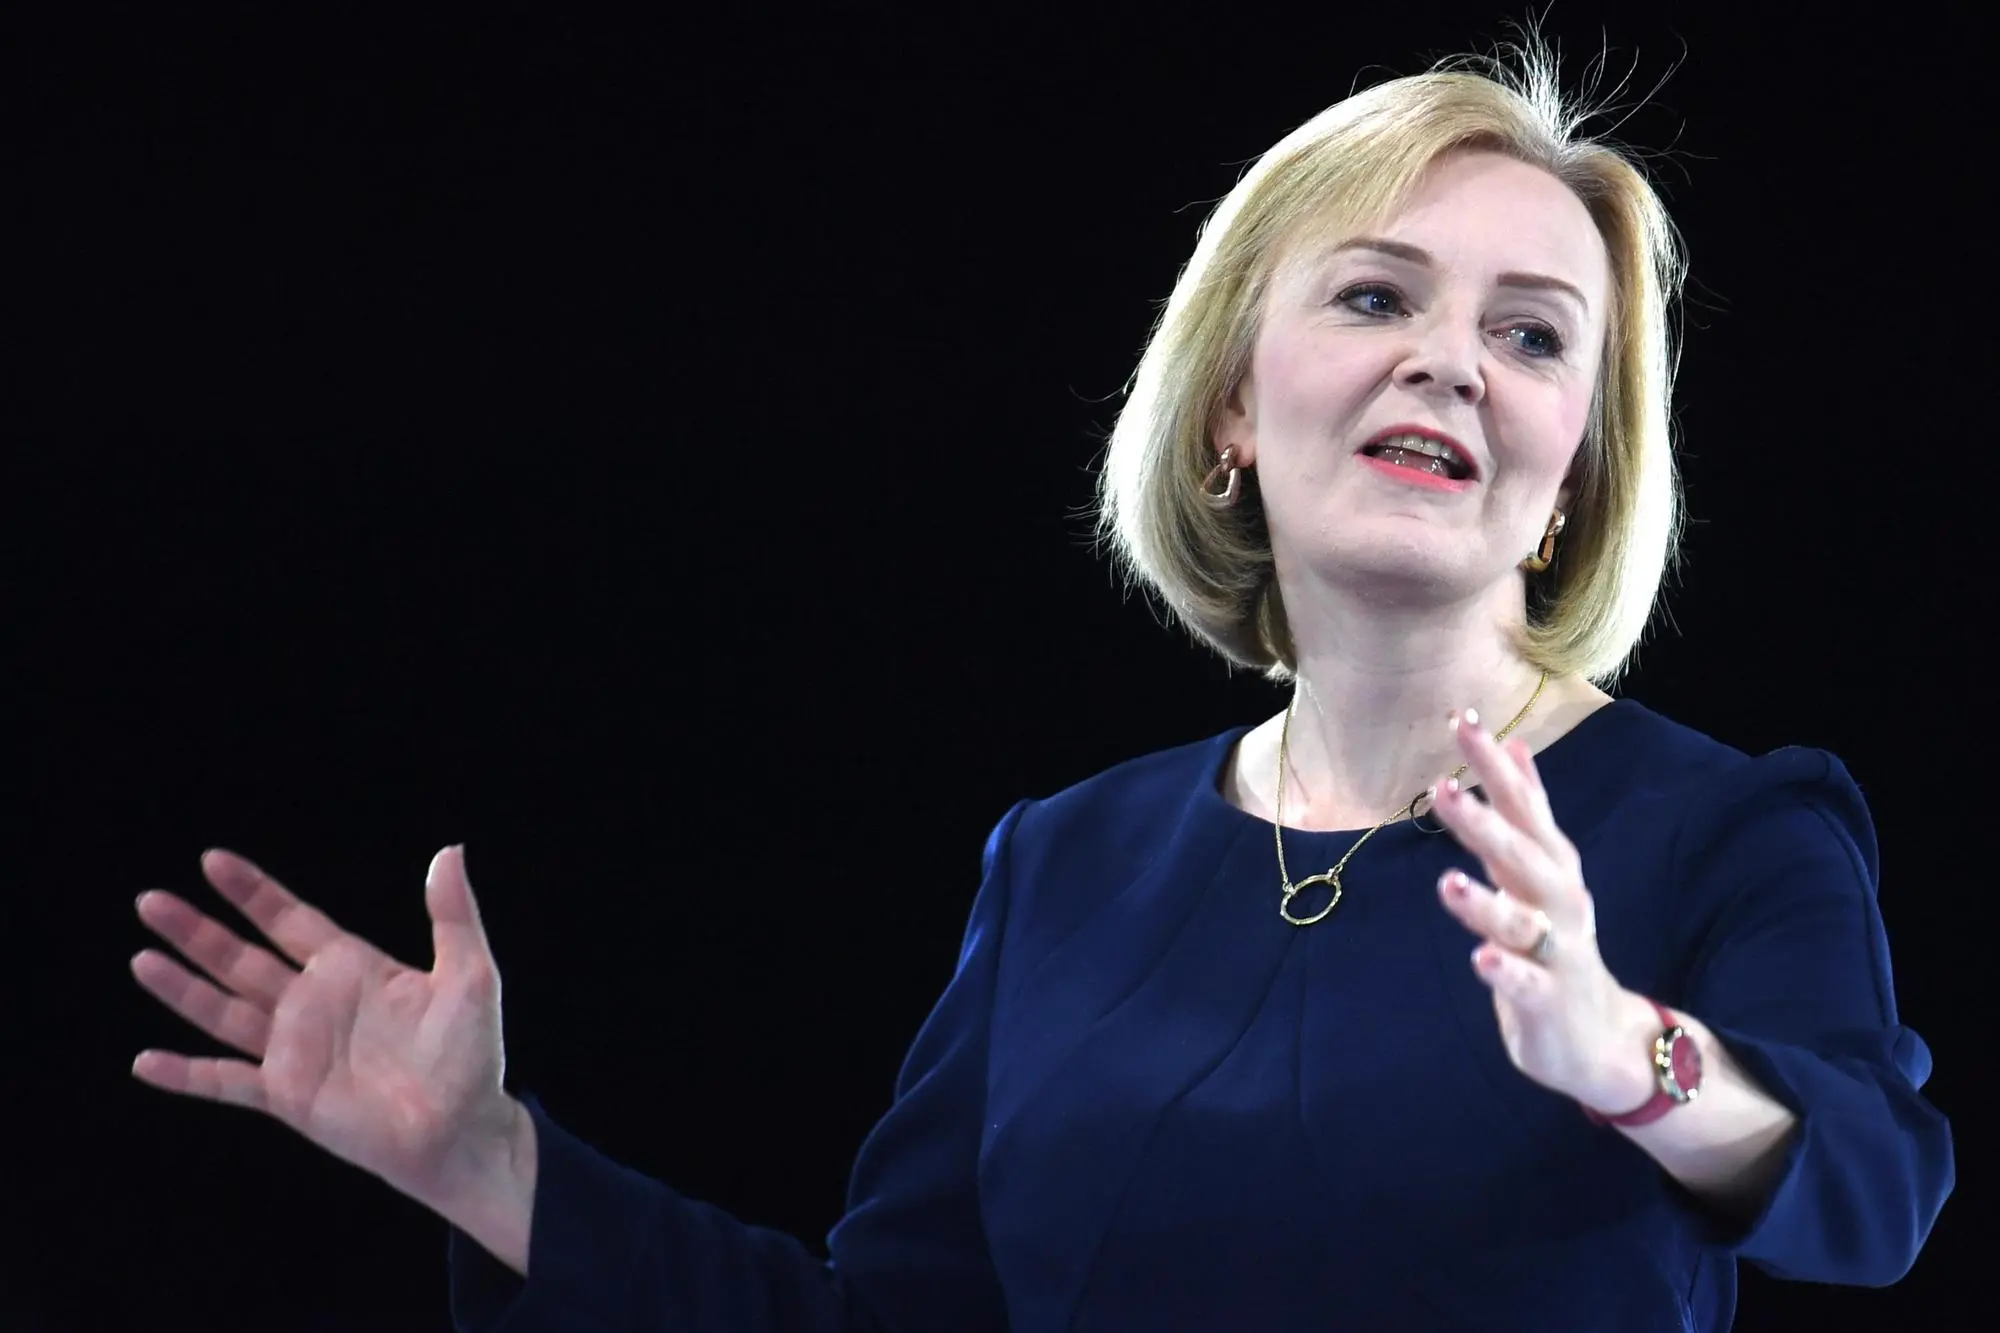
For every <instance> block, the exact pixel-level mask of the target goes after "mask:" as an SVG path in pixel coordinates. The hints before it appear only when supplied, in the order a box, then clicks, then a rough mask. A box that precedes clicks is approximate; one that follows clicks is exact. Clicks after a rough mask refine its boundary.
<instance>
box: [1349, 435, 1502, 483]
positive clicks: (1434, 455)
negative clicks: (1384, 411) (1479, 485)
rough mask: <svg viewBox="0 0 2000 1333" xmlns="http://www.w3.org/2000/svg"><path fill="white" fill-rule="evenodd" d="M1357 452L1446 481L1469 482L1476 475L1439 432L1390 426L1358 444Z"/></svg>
mask: <svg viewBox="0 0 2000 1333" xmlns="http://www.w3.org/2000/svg"><path fill="white" fill-rule="evenodd" d="M1359 452H1360V453H1361V455H1362V457H1364V458H1374V459H1379V460H1381V461H1382V462H1384V463H1388V464H1391V465H1392V466H1395V467H1406V468H1409V469H1411V470H1412V471H1415V472H1428V473H1429V474H1430V475H1432V476H1434V477H1443V478H1444V479H1446V480H1447V481H1471V480H1472V479H1473V478H1475V477H1477V476H1478V475H1479V470H1478V469H1477V468H1475V467H1473V465H1472V460H1471V459H1470V458H1468V457H1467V456H1466V454H1465V451H1464V450H1463V449H1461V448H1460V447H1459V445H1458V442H1457V441H1456V440H1454V439H1452V438H1451V437H1450V436H1449V435H1446V434H1444V433H1443V432H1442V431H1433V430H1424V429H1420V428H1417V427H1413V426H1392V427H1390V428H1389V429H1388V430H1385V431H1383V432H1382V433H1381V434H1379V435H1377V436H1376V437H1375V438H1374V439H1372V440H1370V441H1369V442H1368V443H1366V444H1364V445H1362V446H1361V449H1360V451H1359Z"/></svg>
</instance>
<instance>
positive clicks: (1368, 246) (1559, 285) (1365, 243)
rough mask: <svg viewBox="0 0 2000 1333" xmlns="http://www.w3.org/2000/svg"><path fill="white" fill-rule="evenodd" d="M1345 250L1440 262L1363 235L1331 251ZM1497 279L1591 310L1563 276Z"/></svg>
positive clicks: (1427, 254) (1414, 248) (1510, 275)
mask: <svg viewBox="0 0 2000 1333" xmlns="http://www.w3.org/2000/svg"><path fill="white" fill-rule="evenodd" d="M1344 250H1373V251H1375V252H1376V253H1377V254H1384V255H1388V256H1389V257H1390V258H1392V259H1401V260H1405V261H1407V262H1408V263H1412V264H1421V265H1422V266H1423V267H1425V268H1435V267H1437V261H1436V260H1435V259H1433V258H1432V257H1431V252H1430V251H1428V250H1426V249H1424V248H1423V247H1421V246H1416V245H1406V244H1404V243H1403V242H1402V241H1389V240H1383V239H1381V238H1379V237H1372V236H1363V237H1359V238H1357V239H1355V240H1352V241H1345V242H1343V243H1341V244H1339V245H1336V246H1335V247H1333V249H1332V250H1331V251H1330V252H1329V253H1330V254H1336V255H1337V254H1339V253H1341V252H1342V251H1344ZM1495 281H1496V282H1498V283H1499V285H1500V286H1502V287H1523V288H1527V289H1528V290H1531V291H1548V292H1557V293H1560V294H1561V295H1563V296H1567V297H1569V298H1570V299H1571V300H1573V301H1575V302H1576V303H1577V305H1579V306H1581V307H1582V308H1583V309H1584V311H1585V312H1586V313H1587V312H1588V311H1589V310H1590V302H1589V300H1587V299H1586V298H1585V297H1584V294H1583V293H1582V292H1581V291H1579V290H1578V289H1577V287H1576V285H1575V284H1574V283H1568V282H1564V281H1563V280H1562V279H1561V278H1552V277H1550V276H1548V275H1547V274H1546V273H1502V274H1501V275H1500V276H1499V277H1498V278H1497V279H1495Z"/></svg>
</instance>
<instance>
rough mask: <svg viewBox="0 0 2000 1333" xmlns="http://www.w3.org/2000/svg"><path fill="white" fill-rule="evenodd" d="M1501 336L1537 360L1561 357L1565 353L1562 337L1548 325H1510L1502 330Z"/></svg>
mask: <svg viewBox="0 0 2000 1333" xmlns="http://www.w3.org/2000/svg"><path fill="white" fill-rule="evenodd" d="M1500 336H1501V337H1503V338H1505V339H1506V340H1507V341H1508V342H1510V343H1512V344H1514V346H1515V348H1516V349H1517V350H1519V351H1522V352H1525V353H1527V354H1528V355H1529V356H1531V357H1534V358H1535V359H1537V360H1544V359H1547V358H1549V357H1555V356H1561V355H1562V352H1563V340H1562V335H1561V334H1560V333H1557V332H1556V331H1555V330H1554V329H1552V328H1550V327H1549V326H1548V325H1546V324H1510V325H1509V326H1507V327H1506V328H1504V329H1502V330H1500Z"/></svg>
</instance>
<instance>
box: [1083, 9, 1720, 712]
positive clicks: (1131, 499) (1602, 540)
mask: <svg viewBox="0 0 2000 1333" xmlns="http://www.w3.org/2000/svg"><path fill="white" fill-rule="evenodd" d="M1520 55H1521V57H1522V59H1521V60H1520V62H1519V66H1520V67H1519V68H1513V67H1510V66H1508V65H1506V64H1504V63H1502V61H1500V60H1499V59H1483V58H1471V57H1460V58H1457V59H1455V60H1453V61H1450V62H1447V63H1446V64H1444V65H1441V66H1439V67H1437V68H1435V69H1433V70H1431V71H1430V72H1429V73H1426V74H1419V75H1415V76H1413V77H1410V78H1401V79H1395V80H1392V81H1390V82H1387V83H1383V84H1380V85H1378V86H1376V87H1373V88H1370V89H1367V90H1366V91H1364V92H1360V93H1357V94H1355V95H1354V96H1352V97H1349V98H1347V99H1346V100H1344V101H1341V102H1338V103H1335V104H1334V105H1333V106H1331V107H1328V108H1327V109H1326V110H1325V111H1323V112H1321V113H1320V114H1319V115H1317V116H1315V117H1313V118H1312V119H1311V120H1309V121H1307V122H1306V123H1305V124H1304V125H1301V126H1300V127H1299V128H1297V129H1296V130H1293V131H1292V132H1291V133H1290V134H1288V135H1286V136H1285V137H1284V138H1283V139H1281V140H1279V141H1278V143H1277V144H1276V145H1275V146H1274V147H1272V148H1271V150H1270V151H1269V152H1267V153H1265V154H1264V155H1263V157H1261V158H1260V159H1258V161H1257V162H1256V163H1255V164H1254V165H1253V166H1252V167H1251V168H1250V169H1249V170H1248V171H1247V172H1246V173H1245V174H1244V175H1243V177H1242V179H1240V180H1239V181H1238V182H1237V183H1236V186H1235V188H1234V189H1232V190H1230V192H1229V193H1228V195H1226V196H1225V197H1224V198H1223V200H1222V202H1221V203H1220V204H1218V205H1217V206H1216V207H1215V209H1214V211H1213V212H1211V213H1210V214H1209V216H1208V219H1207V221H1206V222H1205V223H1203V225H1202V227H1201V231H1200V234H1199V239H1198V240H1197V242H1196V245H1195V249H1194V255H1193V257H1192V258H1191V259H1189V261H1188V264H1187V267H1186V268H1185V269H1184V270H1183V271H1182V273H1181V275H1180V280H1179V281H1178V282H1177V283H1176V284H1175V285H1174V290H1173V294H1172V296H1170V297H1169V298H1168V300H1167V302H1166V306H1165V308H1164V310H1163V311H1162V312H1161V315H1160V319H1159V322H1158V324H1157V326H1156V328H1155V329H1154V332H1153V336H1152V338H1151V339H1150V341H1149V342H1148V344H1147V347H1146V350H1145V353H1144V355H1143V356H1142V357H1141V358H1140V361H1139V365H1138V369H1137V371H1136V372H1135V373H1134V375H1133V377H1132V380H1131V383H1130V384H1129V386H1128V388H1127V397H1126V402H1125V406H1124V408H1123V409H1122V410H1121V411H1120V413H1119V415H1118V420H1117V424H1116V426H1115V427H1114V428H1113V430H1112V433H1111V440H1110V445H1109V448H1108V450H1107V452H1106V454H1105V458H1104V463H1103V467H1102V469H1101V471H1100V473H1099V476H1098V530H1099V533H1100V536H1101V537H1102V538H1103V539H1105V540H1107V541H1108V543H1109V544H1110V545H1111V547H1112V549H1113V552H1114V555H1115V556H1116V559H1117V562H1118V564H1119V565H1120V567H1121V568H1122V569H1123V571H1124V572H1125V574H1126V576H1127V578H1128V580H1129V581H1131V582H1135V583H1139V584H1142V585H1144V586H1146V587H1148V588H1150V589H1151V590H1152V591H1153V592H1154V593H1155V594H1156V595H1157V596H1158V597H1159V598H1160V599H1161V600H1162V601H1163V602H1164V603H1165V605H1166V607H1167V610H1168V612H1169V614H1170V615H1171V616H1172V617H1173V618H1175V619H1178V620H1180V621H1181V622H1182V623H1183V624H1184V625H1185V626H1186V627H1187V628H1188V630H1189V631H1190V632H1192V633H1193V634H1194V636H1195V637H1196V638H1198V639H1200V640H1202V641H1204V642H1206V643H1207V644H1209V645H1210V646H1211V647H1213V648H1214V649H1216V650H1217V651H1218V652H1220V653H1221V654H1222V655H1223V656H1224V657H1226V658H1227V659H1228V660H1229V661H1231V662H1233V663H1235V664H1237V665H1239V666H1243V667H1249V668H1253V669H1257V670H1260V671H1262V672H1264V673H1265V674H1266V675H1267V676H1269V677H1271V678H1273V679H1275V680H1286V679H1289V678H1290V676H1291V675H1292V673H1293V671H1294V670H1295V669H1296V666H1297V662H1296V657H1295V649H1294V646H1293V642H1292V636H1291V631H1290V628H1289V625H1288V623H1287V620H1286V616H1285V607H1284V603H1283V600H1282V598H1281V596H1280V594H1279V591H1278V587H1277V581H1276V577H1275V572H1274V567H1273V562H1272V557H1271V541H1270V533H1269V530H1268V528H1267V527H1266V523H1265V518H1264V509H1263V505H1262V502H1261V500H1260V498H1259V496H1258V493H1257V487H1256V478H1255V475H1254V469H1245V470H1244V473H1243V481H1244V482H1245V483H1246V484H1245V485H1244V486H1243V489H1242V494H1241V498H1240V501H1239V503H1238V504H1237V505H1236V506H1234V507H1233V508H1228V509H1217V508H1215V507H1213V506H1211V505H1210V504H1209V503H1207V502H1206V501H1205V500H1204V499H1203V497H1202V493H1201V481H1202V478H1203V477H1204V476H1205V475H1206V474H1207V473H1208V471H1209V469H1210V468H1212V467H1213V466H1215V463H1216V455H1215V448H1214V444H1213V442H1212V438H1211V432H1212V429H1213V426H1214V424H1215V422H1216V418H1217V413H1218V412H1219V411H1220V409H1221V407H1222V405H1223V403H1224V401H1225V400H1226V399H1227V397H1228V395H1229V393H1230V392H1231V390H1232V389H1234V388H1235V386H1236V385H1237V383H1238V382H1239V381H1240V380H1241V379H1242V377H1243V374H1244V372H1245V370H1246V369H1247V368H1248V367H1249V364H1250V354H1251V349H1252V347H1253V346H1254V344H1255V342H1256V337H1257V330H1258V322H1259V318H1260V315H1261V312H1262V309H1263V303H1264V297H1265V293H1266V290H1267V288H1268V286H1269V285H1270V282H1271V278H1272V275H1273V272H1274V270H1275V269H1276V268H1277V267H1278V266H1279V265H1280V264H1281V263H1282V262H1283V261H1284V260H1285V258H1286V257H1288V255H1290V254H1291V253H1293V252H1294V251H1295V249H1296V248H1297V247H1298V246H1300V245H1301V244H1303V243H1314V242H1327V241H1337V240H1340V239H1344V238H1347V237H1352V236H1355V235H1359V234H1361V232H1362V231H1363V229H1365V228H1367V227H1369V226H1372V225H1376V224H1378V223H1379V222H1381V221H1382V220H1384V219H1386V218H1387V217H1389V216H1391V215H1392V214H1393V213H1394V212H1395V211H1396V209H1397V208H1398V207H1399V205H1400V204H1401V202H1402V200H1404V199H1405V198H1406V197H1407V196H1408V194H1409V193H1410V191H1411V190H1412V188H1413V187H1414V186H1415V185H1416V184H1417V182H1418V180H1419V179H1420V177H1421V176H1422V175H1423V173H1424V171H1425V169H1426V168H1427V167H1429V166H1430V164H1431V163H1432V162H1434V161H1435V160H1436V159H1437V158H1438V157H1439V156H1441V155H1442V154H1445V153H1448V152H1451V151H1453V150H1456V149H1483V150H1488V151H1494V152H1500V153H1505V154H1508V155H1510V156H1512V157H1514V158H1517V159H1519V160H1521V161H1523V162H1527V163H1529V164H1531V165H1533V166H1537V167H1540V168H1542V169H1543V170H1545V171H1547V172H1548V173H1549V174H1550V175H1552V176H1554V177H1555V178H1556V179H1558V180H1560V181H1562V182H1563V183H1564V184H1565V185H1567V186H1568V187H1569V188H1570V189H1571V190H1573V191H1575V193H1576V195H1577V197H1578V198H1579V199H1581V200H1582V201H1583V203H1584V205H1585V207H1586V208H1587V209H1588V210H1589V212H1590V215H1591V217H1592V219H1593V220H1594V221H1595V222H1596V224H1597V229H1598V232H1599V234H1600V235H1601V236H1602V238H1603V240H1604V245H1605V248H1606V250H1607V251H1608V252H1609V254H1610V261H1611V300H1610V303H1609V312H1608V320H1607V326H1606V332H1605V346H1604V356H1603V364H1602V369H1601V371H1600V373H1599V378H1598V383H1597V387H1596V392H1595V394H1594V398H1593V402H1592V406H1591V412H1590V424H1589V427H1588V429H1587V431H1586V434H1585V438H1584V440H1583V441H1582V443H1581V447H1580V448H1579V450H1578V454H1577V458H1576V461H1575V463H1574V464H1573V465H1572V469H1571V473H1570V478H1571V482H1572V484H1573V486H1574V488H1575V489H1574V495H1573V499H1572V501H1571V506H1570V511H1569V512H1568V513H1567V515H1566V526H1565V527H1564V529H1563V532H1562V536H1561V538H1560V539H1559V541H1558V545H1557V556H1556V559H1555V561H1554V562H1553V563H1552V564H1551V565H1550V566H1549V568H1548V569H1547V571H1545V572H1543V573H1540V574H1533V573H1530V574H1527V575H1525V587H1524V592H1523V596H1524V612H1525V614H1524V621H1523V625H1522V627H1521V629H1520V632H1519V634H1518V635H1517V638H1516V643H1515V646H1516V648H1517V649H1518V651H1520V653H1521V654H1522V656H1523V657H1524V658H1525V659H1526V660H1527V661H1529V662H1530V663H1531V664H1533V665H1535V666H1538V667H1542V668H1545V669H1547V670H1548V671H1549V672H1550V673H1551V674H1552V675H1556V676H1559V677H1560V676H1565V675H1571V674H1575V675H1580V676H1583V677H1585V678H1587V679H1590V680H1592V681H1595V682H1596V683H1598V684H1600V685H1610V684H1612V683H1614V682H1615V681H1616V680H1617V679H1618V677H1619V676H1620V675H1621V674H1622V673H1623V671H1624V670H1625V667H1626V665H1627V663H1628V661H1629V659H1630V657H1631V655H1632V653H1633V651H1634V649H1635V648H1636V647H1637V646H1638V644H1639V641H1640V639H1641V638H1642V637H1643V636H1644V634H1645V632H1646V629H1647V625H1648V622H1649V621H1650V619H1651V617H1652V612H1653V607H1654V604H1655V601H1656V600H1657V598H1658V596H1659V592H1660V588H1661V585H1662V583H1663V582H1664V580H1665V578H1666V576H1667V574H1668V572H1669V570H1670V568H1672V567H1673V566H1674V565H1676V564H1677V562H1678V558H1679V540H1680V530H1681V523H1682V499H1681V488H1680V480H1679V476H1678V473H1677V470H1676V468H1675V464H1674V458H1673V450H1672V442H1671V438H1670V434H1669V427H1668V404H1669V399H1670V397H1671V393H1672V384H1673V373H1674V347H1673V339H1672V337H1671V332H1670V327H1669V311H1670V309H1671V307H1672V305H1673V302H1674V299H1675V297H1676V296H1677V294H1678V292H1679V289H1680V283H1681V279H1682V276H1683V273H1684V271H1685V265H1684V261H1683V258H1682V251H1681V247H1680V242H1679V238H1678V236H1677V234H1676V233H1675V231H1674V228H1673V224H1672V222H1671V221H1670V220H1669V218H1668V216H1667V212H1666V208H1665V206H1664V205H1663V204H1662V202H1661V200H1660V198H1659V196H1658V195H1657V194H1656V193H1655V192H1654V190H1653V187H1652V186H1651V184H1650V183H1649V182H1648V181H1647V179H1646V177H1645V175H1644V174H1643V172H1642V171H1641V170H1640V168H1639V166H1638V164H1637V163H1636V162H1635V161H1634V160H1633V159H1632V158H1631V157H1630V156H1628V155H1627V154H1626V153H1624V152H1623V151H1621V150H1620V149H1618V148H1616V147H1613V146H1610V145H1609V144H1607V143H1605V142H1603V141H1601V140H1597V139H1593V138H1590V137H1586V136H1584V135H1583V134H1581V133H1580V126H1581V125H1582V124H1583V123H1584V122H1586V121H1588V120H1589V119H1590V118H1591V116H1592V114H1593V113H1591V112H1589V111H1587V110H1585V109H1582V108H1580V107H1576V106H1572V105H1569V104H1568V103H1567V102H1566V100H1565V99H1564V97H1563V95H1562V93H1561V91H1560V87H1559V84H1558V80H1557V76H1556V70H1555V62H1554V59H1553V58H1552V57H1550V56H1549V55H1548V54H1546V52H1545V51H1544V50H1543V49H1542V48H1540V47H1539V46H1536V47H1534V48H1531V49H1529V50H1527V51H1523V52H1521V53H1520ZM1526 554H1527V552H1523V555H1524V556H1525V555H1526Z"/></svg>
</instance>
